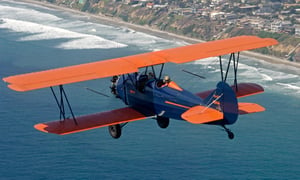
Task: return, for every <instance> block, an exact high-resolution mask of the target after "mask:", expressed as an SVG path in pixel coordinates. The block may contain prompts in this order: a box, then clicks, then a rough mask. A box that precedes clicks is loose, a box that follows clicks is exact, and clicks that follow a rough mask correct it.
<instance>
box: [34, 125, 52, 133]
mask: <svg viewBox="0 0 300 180" xmlns="http://www.w3.org/2000/svg"><path fill="white" fill-rule="evenodd" d="M47 127H48V125H47V124H44V123H40V124H36V125H34V128H35V129H37V130H39V131H42V132H45V133H49V131H47V130H46V128H47Z"/></svg>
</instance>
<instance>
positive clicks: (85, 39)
mask: <svg viewBox="0 0 300 180" xmlns="http://www.w3.org/2000/svg"><path fill="white" fill-rule="evenodd" d="M0 28H6V29H9V30H11V31H14V32H22V33H28V34H29V35H27V36H24V37H21V38H20V39H19V41H35V40H49V39H68V40H67V42H63V43H61V44H59V45H57V46H56V47H57V48H64V49H97V48H99V49H110V48H120V47H126V46H127V45H125V44H121V43H117V42H114V41H110V40H107V39H104V38H101V37H99V36H95V35H90V34H83V33H78V32H74V31H70V30H67V29H62V28H57V27H52V26H47V25H42V24H37V23H33V22H28V21H21V20H15V19H7V18H5V19H2V23H1V24H0Z"/></svg>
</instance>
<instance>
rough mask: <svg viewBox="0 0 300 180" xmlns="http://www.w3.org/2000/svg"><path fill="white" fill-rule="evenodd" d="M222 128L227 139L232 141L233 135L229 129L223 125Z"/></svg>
mask: <svg viewBox="0 0 300 180" xmlns="http://www.w3.org/2000/svg"><path fill="white" fill-rule="evenodd" d="M222 127H223V128H224V130H225V131H226V132H227V134H228V138H229V139H234V134H233V132H231V130H230V129H228V128H227V127H225V125H223V126H222Z"/></svg>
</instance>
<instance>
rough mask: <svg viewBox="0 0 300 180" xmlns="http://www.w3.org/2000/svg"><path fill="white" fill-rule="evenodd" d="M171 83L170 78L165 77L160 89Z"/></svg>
mask: <svg viewBox="0 0 300 180" xmlns="http://www.w3.org/2000/svg"><path fill="white" fill-rule="evenodd" d="M170 82H171V78H170V77H169V76H165V77H164V79H163V84H162V85H161V87H165V86H168V84H169V83H170Z"/></svg>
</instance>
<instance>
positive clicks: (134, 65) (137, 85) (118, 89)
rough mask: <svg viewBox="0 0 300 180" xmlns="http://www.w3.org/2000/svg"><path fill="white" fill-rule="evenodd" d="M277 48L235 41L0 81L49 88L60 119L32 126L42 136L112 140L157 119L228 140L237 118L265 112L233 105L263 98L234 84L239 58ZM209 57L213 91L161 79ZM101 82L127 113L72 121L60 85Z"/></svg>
mask: <svg viewBox="0 0 300 180" xmlns="http://www.w3.org/2000/svg"><path fill="white" fill-rule="evenodd" d="M277 43H278V42H277V41H276V40H274V39H271V38H259V37H256V36H238V37H233V38H228V39H223V40H216V41H210V42H204V43H198V44H192V45H187V46H182V47H176V48H171V49H165V50H160V51H155V52H148V53H143V54H137V55H131V56H126V57H120V58H114V59H109V60H103V61H97V62H92V63H86V64H80V65H74V66H69V67H62V68H57V69H50V70H45V71H40V72H33V73H28V74H21V75H14V76H10V77H6V78H3V80H4V81H5V82H7V83H8V87H9V88H11V89H13V90H15V91H30V90H35V89H40V88H46V87H50V89H51V92H52V93H53V96H54V98H55V100H56V103H57V106H58V108H59V114H60V119H59V120H57V121H51V122H44V123H39V124H36V125H35V126H34V127H35V128H36V129H37V130H40V131H42V132H46V133H54V134H59V135H65V134H70V133H76V132H80V131H85V130H90V129H94V128H99V127H104V126H108V129H109V133H110V135H111V136H112V137H113V138H116V139H117V138H119V137H120V136H121V134H122V128H124V126H125V125H126V124H127V123H128V122H132V121H138V120H143V119H156V121H157V124H158V126H159V127H161V128H167V127H168V125H169V121H170V119H174V120H182V121H187V122H189V123H193V124H208V125H217V126H221V127H222V128H223V129H224V130H225V131H226V132H227V135H228V137H229V139H233V138H234V134H233V132H231V130H230V129H228V128H227V127H226V126H227V125H232V124H234V123H235V122H236V121H237V119H238V117H239V115H243V114H249V113H256V112H261V111H264V110H265V108H264V107H262V106H261V105H258V104H255V103H245V102H238V98H241V97H245V96H251V95H255V94H259V93H262V92H264V89H263V87H262V86H260V85H258V84H255V83H238V82H237V71H238V63H239V57H240V52H241V51H245V50H251V49H256V48H262V47H267V46H271V45H276V44H277ZM223 55H229V60H228V61H226V62H225V64H224V61H223V60H222V56H223ZM208 57H219V63H220V74H221V78H220V81H219V82H217V84H216V88H215V89H212V90H208V91H204V92H199V93H191V92H189V91H188V90H186V89H183V88H182V87H181V86H179V85H178V84H177V83H176V82H175V81H172V80H170V78H168V77H162V76H163V70H164V66H165V64H166V63H187V62H191V61H195V60H200V59H203V58H208ZM154 66H155V68H154ZM157 67H159V68H157ZM232 67H233V68H232ZM157 69H159V70H157ZM231 69H233V76H234V78H233V79H234V80H233V83H232V85H229V84H228V82H227V79H228V74H229V71H231ZM105 77H112V79H111V86H110V88H111V92H112V93H113V94H114V95H115V97H117V98H119V99H121V100H122V101H123V102H124V103H125V105H126V107H124V108H120V109H115V110H111V111H106V112H99V113H95V114H90V115H83V116H75V115H74V113H73V110H72V108H71V105H70V103H69V100H68V98H67V95H66V91H65V89H64V86H63V85H65V84H70V83H76V82H80V81H87V80H92V79H97V78H105ZM54 86H57V87H58V90H56V91H55V89H54ZM67 111H68V114H69V116H67V114H66V112H67Z"/></svg>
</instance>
